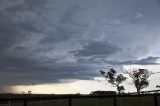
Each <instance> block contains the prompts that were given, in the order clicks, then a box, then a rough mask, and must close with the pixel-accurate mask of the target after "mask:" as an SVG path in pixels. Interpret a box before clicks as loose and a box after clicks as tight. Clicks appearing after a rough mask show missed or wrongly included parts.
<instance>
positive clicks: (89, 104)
mask: <svg viewBox="0 0 160 106" xmlns="http://www.w3.org/2000/svg"><path fill="white" fill-rule="evenodd" d="M158 102H159V106H160V97H158ZM0 106H23V103H11V104H10V105H9V104H3V105H2V104H1V105H0ZM27 106H68V100H65V99H64V100H50V101H30V102H28V104H27ZM72 106H113V99H112V98H85V99H73V100H72ZM117 106H154V99H153V97H152V96H147V97H117Z"/></svg>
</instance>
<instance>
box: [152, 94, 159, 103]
mask: <svg viewBox="0 0 160 106" xmlns="http://www.w3.org/2000/svg"><path fill="white" fill-rule="evenodd" d="M153 97H154V106H158V100H157V95H154V96H153Z"/></svg>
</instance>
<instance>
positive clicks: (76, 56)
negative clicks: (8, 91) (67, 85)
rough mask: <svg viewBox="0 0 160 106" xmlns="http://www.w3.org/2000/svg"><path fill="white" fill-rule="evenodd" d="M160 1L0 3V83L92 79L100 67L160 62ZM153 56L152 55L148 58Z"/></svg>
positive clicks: (6, 0)
mask: <svg viewBox="0 0 160 106" xmlns="http://www.w3.org/2000/svg"><path fill="white" fill-rule="evenodd" d="M159 10H160V4H159V1H157V0H152V1H150V0H134V1H133V0H121V1H117V0H81V1H79V0H61V1H60V0H14V1H13V0H1V1H0V16H1V17H0V23H1V24H0V85H3V86H4V85H14V84H16V85H17V84H38V83H49V82H61V81H62V82H63V81H67V80H66V79H91V78H93V77H94V76H97V75H98V74H97V73H98V72H97V70H99V69H100V68H101V67H102V64H105V65H123V64H142V65H143V64H145V65H146V64H147V65H148V64H157V63H156V62H157V60H158V59H159V56H157V55H156V56H155V55H152V54H150V52H151V51H153V50H155V49H157V48H159V40H160V36H159V33H160V31H159V27H160V21H159V18H160V15H159V12H160V11H159ZM149 54H150V55H149Z"/></svg>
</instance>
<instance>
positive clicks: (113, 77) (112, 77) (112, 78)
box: [100, 68, 127, 93]
mask: <svg viewBox="0 0 160 106" xmlns="http://www.w3.org/2000/svg"><path fill="white" fill-rule="evenodd" d="M100 73H101V75H103V76H104V77H105V78H106V79H107V81H108V83H111V84H112V85H114V86H116V87H117V91H118V93H122V91H124V90H125V89H124V86H122V85H120V84H121V83H122V82H123V81H125V80H126V79H127V78H126V77H124V76H123V74H117V72H116V70H115V69H114V68H110V69H109V71H108V72H105V71H103V70H100Z"/></svg>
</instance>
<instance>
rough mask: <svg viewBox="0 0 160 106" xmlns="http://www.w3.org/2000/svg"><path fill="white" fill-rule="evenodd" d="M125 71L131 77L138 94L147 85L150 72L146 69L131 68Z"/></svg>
mask: <svg viewBox="0 0 160 106" xmlns="http://www.w3.org/2000/svg"><path fill="white" fill-rule="evenodd" d="M126 72H127V73H128V75H129V76H130V77H131V78H132V79H133V83H134V85H135V87H136V89H137V93H138V94H140V92H141V90H142V89H144V88H146V87H148V85H149V81H148V78H149V76H150V75H151V74H152V72H150V71H148V70H147V69H133V70H128V71H126Z"/></svg>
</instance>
